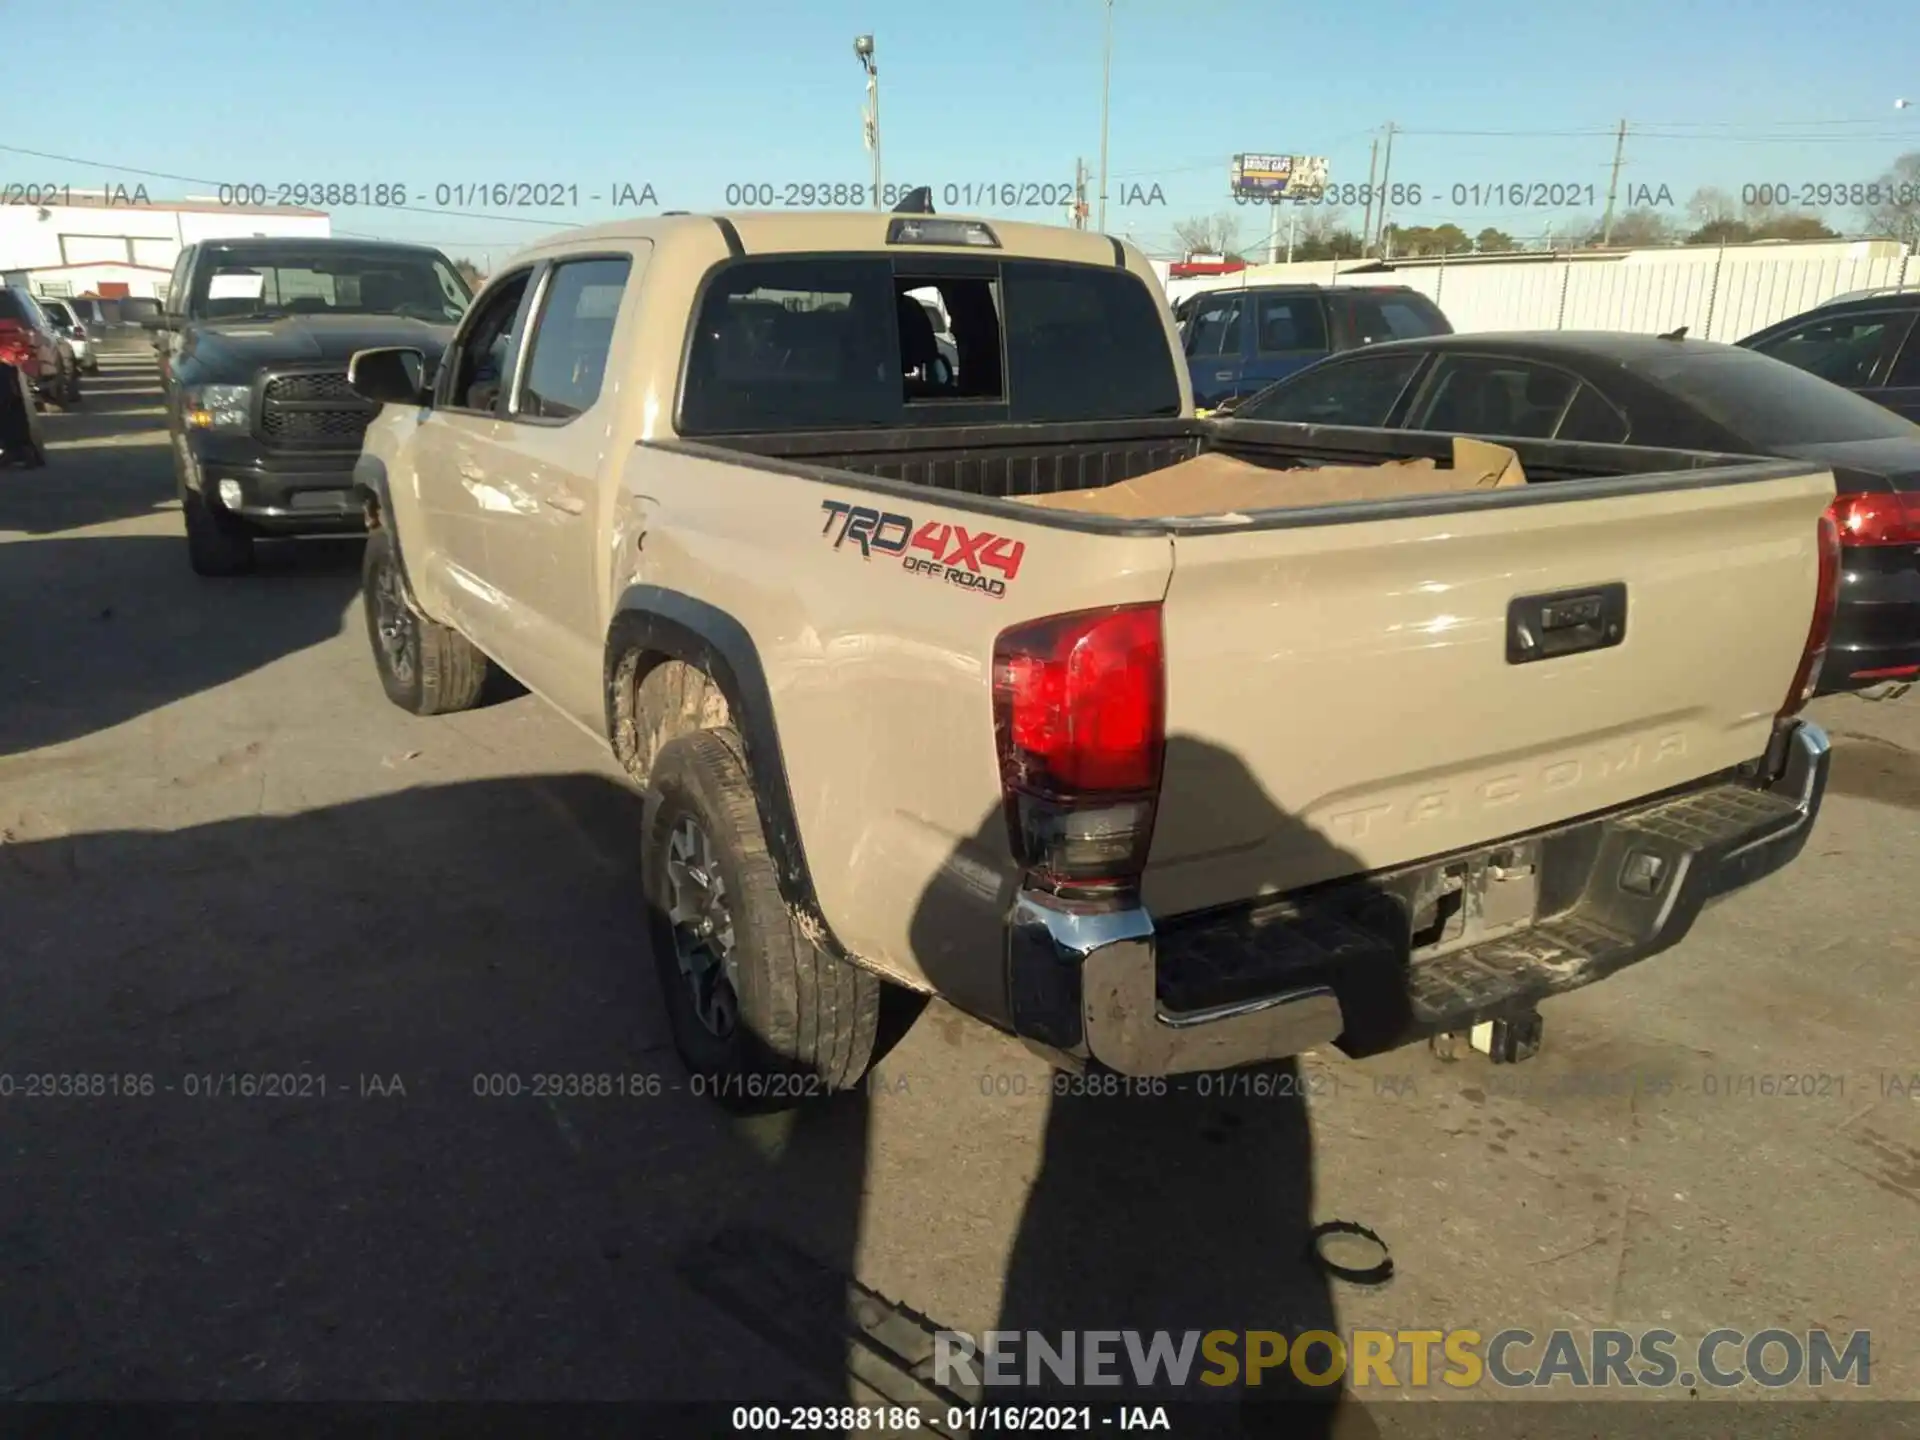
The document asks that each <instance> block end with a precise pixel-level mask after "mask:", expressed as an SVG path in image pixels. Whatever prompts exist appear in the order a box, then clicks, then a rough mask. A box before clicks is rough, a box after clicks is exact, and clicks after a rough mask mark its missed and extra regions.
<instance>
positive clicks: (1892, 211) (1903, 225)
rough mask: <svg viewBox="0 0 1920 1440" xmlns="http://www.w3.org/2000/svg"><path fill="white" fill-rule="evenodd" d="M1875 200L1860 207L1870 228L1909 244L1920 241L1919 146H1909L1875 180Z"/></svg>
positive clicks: (1878, 233)
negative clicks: (1916, 147)
mask: <svg viewBox="0 0 1920 1440" xmlns="http://www.w3.org/2000/svg"><path fill="white" fill-rule="evenodd" d="M1875 184H1876V185H1878V186H1879V189H1880V194H1879V196H1878V197H1877V200H1876V203H1874V204H1871V205H1865V206H1862V207H1861V213H1862V214H1863V215H1864V216H1865V217H1866V221H1867V228H1868V229H1869V230H1871V231H1872V232H1873V233H1874V234H1876V235H1885V236H1888V237H1890V238H1892V239H1895V240H1899V241H1902V242H1904V243H1906V244H1908V245H1913V244H1920V150H1909V151H1908V152H1907V153H1906V154H1905V155H1902V156H1901V157H1900V158H1899V159H1898V160H1896V161H1894V162H1893V168H1892V169H1891V170H1889V171H1887V173H1886V174H1884V175H1882V176H1881V177H1880V178H1879V180H1877V181H1876V182H1875Z"/></svg>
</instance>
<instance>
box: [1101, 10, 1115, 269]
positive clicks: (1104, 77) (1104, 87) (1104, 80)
mask: <svg viewBox="0 0 1920 1440" xmlns="http://www.w3.org/2000/svg"><path fill="white" fill-rule="evenodd" d="M1112 88H1113V0H1107V43H1106V50H1105V53H1104V55H1103V57H1102V59H1101V61H1100V224H1099V229H1100V230H1101V232H1102V233H1105V231H1106V228H1107V94H1108V92H1109V91H1110V90H1111V89H1112Z"/></svg>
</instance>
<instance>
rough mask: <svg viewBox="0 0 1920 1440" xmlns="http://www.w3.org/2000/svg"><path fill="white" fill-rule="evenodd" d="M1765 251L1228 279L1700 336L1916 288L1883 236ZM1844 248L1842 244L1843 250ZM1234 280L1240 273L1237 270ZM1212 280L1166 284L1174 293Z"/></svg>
mask: <svg viewBox="0 0 1920 1440" xmlns="http://www.w3.org/2000/svg"><path fill="white" fill-rule="evenodd" d="M1809 250H1810V251H1811V253H1808V252H1802V253H1800V254H1793V253H1772V254H1770V253H1768V252H1767V249H1766V248H1764V247H1760V246H1741V247H1727V248H1724V249H1708V248H1704V247H1703V248H1698V249H1694V248H1688V249H1685V250H1646V251H1635V252H1632V253H1629V254H1626V255H1618V254H1616V255H1604V256H1583V255H1573V256H1567V257H1562V258H1555V259H1544V258H1542V259H1516V260H1511V261H1504V260H1490V261H1470V262H1466V263H1456V264H1453V265H1447V264H1441V263H1437V262H1434V263H1423V264H1410V265H1405V266H1402V267H1396V268H1394V269H1393V270H1390V271H1384V272H1382V271H1374V272H1371V273H1357V274H1356V273H1350V272H1349V273H1336V271H1335V267H1334V266H1333V265H1331V264H1325V263H1322V264H1316V265H1286V266H1269V267H1259V268H1256V269H1250V270H1247V271H1244V272H1241V274H1240V275H1236V276H1233V277H1231V278H1230V279H1228V281H1227V286H1228V287H1229V288H1237V287H1238V286H1240V285H1243V284H1244V285H1261V284H1271V283H1275V282H1282V283H1285V282H1292V283H1298V282H1301V281H1311V282H1315V283H1318V284H1323V285H1324V284H1329V283H1331V284H1338V285H1406V286H1410V287H1412V288H1413V289H1415V290H1418V291H1420V292H1421V293H1422V294H1424V295H1426V296H1428V297H1429V298H1431V299H1432V300H1433V301H1434V303H1435V304H1437V305H1438V306H1439V307H1440V308H1441V309H1442V310H1444V311H1445V312H1446V316H1447V319H1448V320H1449V321H1451V322H1452V324H1453V328H1454V329H1455V330H1458V331H1460V332H1462V333H1473V332H1485V331H1489V330H1632V331H1641V332H1645V333H1658V332H1661V331H1666V330H1672V329H1675V328H1677V327H1678V326H1681V325H1685V326H1686V327H1687V333H1688V334H1689V335H1691V336H1693V337H1694V338H1695V339H1700V340H1729V341H1730V340H1738V339H1741V338H1742V337H1744V336H1747V335H1751V334H1752V333H1753V332H1754V331H1756V330H1759V329H1761V328H1763V327H1764V326H1767V325H1771V324H1772V323H1773V322H1774V321H1776V320H1784V319H1786V318H1787V317H1788V316H1790V315H1797V314H1799V313H1800V312H1801V311H1802V310H1807V309H1811V308H1812V307H1813V306H1815V305H1818V304H1820V303H1821V302H1822V301H1825V300H1831V299H1833V298H1834V297H1835V296H1837V295H1844V294H1847V293H1849V292H1851V291H1855V290H1869V289H1879V288H1882V287H1900V288H1920V260H1916V259H1915V257H1914V256H1913V254H1912V253H1911V252H1910V251H1908V250H1906V249H1904V248H1903V247H1899V246H1894V245H1890V244H1882V243H1860V244H1855V245H1844V246H1839V245H1836V246H1819V247H1809ZM1849 252H1851V253H1849ZM1243 277H1244V278H1243ZM1220 285H1221V281H1219V280H1209V281H1205V282H1199V283H1187V282H1180V281H1175V282H1173V283H1172V284H1171V285H1169V286H1168V287H1167V289H1168V292H1169V295H1170V297H1171V298H1173V299H1175V300H1178V299H1180V298H1182V296H1183V295H1184V294H1186V293H1190V292H1191V291H1192V290H1195V289H1213V288H1218V287H1220Z"/></svg>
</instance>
